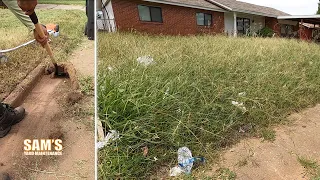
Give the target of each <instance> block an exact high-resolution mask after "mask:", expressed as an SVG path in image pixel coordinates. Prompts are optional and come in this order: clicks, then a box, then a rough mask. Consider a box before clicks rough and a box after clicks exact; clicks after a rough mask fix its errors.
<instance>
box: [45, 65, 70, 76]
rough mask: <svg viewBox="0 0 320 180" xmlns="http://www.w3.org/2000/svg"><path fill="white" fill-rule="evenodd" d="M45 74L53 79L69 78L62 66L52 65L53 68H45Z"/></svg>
mask: <svg viewBox="0 0 320 180" xmlns="http://www.w3.org/2000/svg"><path fill="white" fill-rule="evenodd" d="M45 74H51V75H52V76H53V77H66V78H68V77H69V73H68V71H67V69H66V68H65V65H64V64H59V65H58V64H57V63H54V64H53V66H49V67H47V68H46V72H45Z"/></svg>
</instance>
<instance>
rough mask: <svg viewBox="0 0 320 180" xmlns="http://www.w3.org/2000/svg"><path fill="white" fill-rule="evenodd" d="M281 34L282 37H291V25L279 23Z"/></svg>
mask: <svg viewBox="0 0 320 180" xmlns="http://www.w3.org/2000/svg"><path fill="white" fill-rule="evenodd" d="M281 36H282V37H292V36H293V26H292V25H286V24H281Z"/></svg>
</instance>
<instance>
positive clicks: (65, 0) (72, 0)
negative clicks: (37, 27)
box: [38, 0, 86, 6]
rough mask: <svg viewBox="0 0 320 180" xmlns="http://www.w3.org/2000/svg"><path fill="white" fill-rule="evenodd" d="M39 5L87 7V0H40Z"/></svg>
mask: <svg viewBox="0 0 320 180" xmlns="http://www.w3.org/2000/svg"><path fill="white" fill-rule="evenodd" d="M38 3H39V4H65V5H83V6H84V5H86V1H85V0H39V1H38Z"/></svg>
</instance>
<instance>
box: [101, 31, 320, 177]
mask: <svg viewBox="0 0 320 180" xmlns="http://www.w3.org/2000/svg"><path fill="white" fill-rule="evenodd" d="M319 52H320V46H319V45H316V44H309V43H306V42H299V41H297V40H287V39H261V38H228V37H223V36H191V37H179V36H177V37H172V36H148V35H141V34H128V33H110V34H107V33H99V41H98V54H99V63H98V65H99V72H98V87H97V88H98V112H99V118H100V120H101V121H102V122H103V124H104V126H105V128H106V131H108V130H117V131H119V133H120V139H119V140H116V141H114V142H112V143H111V144H110V145H109V146H107V147H105V148H103V149H102V150H101V151H100V152H99V164H98V169H99V178H100V179H109V178H121V179H122V178H138V179H145V178H149V177H151V176H154V175H157V173H159V172H161V170H162V169H168V168H169V167H172V166H175V165H176V164H177V150H178V148H179V147H183V146H187V147H189V148H190V149H191V150H192V152H193V154H194V155H195V156H200V155H202V156H204V157H206V158H207V159H209V160H210V159H211V155H212V153H213V152H216V151H218V150H220V149H221V148H223V147H226V146H228V145H231V144H233V143H235V142H236V141H237V140H239V138H241V137H242V136H243V133H239V128H240V127H242V126H246V125H248V124H250V125H251V126H252V127H253V129H252V130H250V133H251V134H254V133H255V132H257V131H259V130H261V129H264V128H267V127H269V126H270V125H272V124H277V123H281V122H284V121H285V119H286V117H287V116H288V114H290V113H292V112H295V111H298V110H301V109H302V108H305V107H308V106H312V105H314V104H316V103H319V102H320V81H319V79H320V72H319V69H320V54H319ZM146 55H150V56H152V57H153V58H154V64H152V65H149V66H146V67H145V66H143V65H142V64H139V63H138V62H137V58H138V57H140V56H146ZM232 101H236V102H239V103H243V106H242V107H237V106H235V105H233V104H232ZM243 107H245V109H244V108H243ZM247 133H248V132H245V134H247ZM145 146H147V147H148V149H149V152H148V155H147V156H146V157H144V156H143V152H142V149H141V148H143V147H145ZM165 173H166V174H168V173H169V172H168V171H165ZM166 174H165V175H166ZM160 175H161V174H160Z"/></svg>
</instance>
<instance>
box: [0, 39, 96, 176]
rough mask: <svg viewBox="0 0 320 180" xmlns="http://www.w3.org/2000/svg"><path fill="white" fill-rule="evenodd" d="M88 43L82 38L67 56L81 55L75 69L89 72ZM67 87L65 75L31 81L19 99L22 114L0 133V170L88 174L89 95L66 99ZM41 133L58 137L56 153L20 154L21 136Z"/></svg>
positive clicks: (91, 172) (90, 50) (29, 173)
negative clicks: (3, 134)
mask: <svg viewBox="0 0 320 180" xmlns="http://www.w3.org/2000/svg"><path fill="white" fill-rule="evenodd" d="M90 43H91V44H90ZM89 47H90V48H89ZM84 49H85V50H84ZM93 49H94V46H93V41H92V42H87V41H85V42H84V44H83V45H81V46H80V48H79V49H78V50H76V51H75V53H74V54H73V55H74V57H71V59H77V58H79V57H81V66H80V67H76V69H77V70H78V71H79V74H83V75H91V76H93V75H94V71H93V69H94V68H93V67H94V58H93V57H94V50H93ZM72 61H74V60H72ZM82 65H83V66H82ZM90 66H91V67H90ZM85 67H86V68H85ZM71 91H72V90H71V88H70V80H69V79H60V78H55V79H51V78H50V77H49V76H44V77H43V78H42V79H41V80H40V81H39V82H38V83H37V84H36V86H35V87H34V89H33V90H32V91H31V92H30V94H29V95H28V97H27V98H26V99H25V100H24V102H23V104H22V106H23V107H25V108H26V111H27V113H28V114H27V116H26V117H25V119H24V120H23V121H22V122H20V123H19V124H17V125H15V126H14V127H13V128H12V130H11V131H10V133H9V134H8V135H7V136H6V137H4V138H2V139H0V172H1V171H4V172H8V173H9V174H10V175H11V176H12V177H14V178H15V179H94V170H95V167H94V155H95V154H94V153H95V149H94V145H95V143H94V117H93V111H94V109H93V102H94V100H93V97H92V96H84V97H83V99H82V100H80V101H79V102H78V103H76V104H74V105H72V104H68V103H67V102H66V97H67V96H68V93H69V92H71ZM88 111H89V112H88ZM91 111H92V112H91ZM47 138H61V139H62V140H63V146H64V150H63V155H62V156H25V155H24V154H23V141H24V139H47Z"/></svg>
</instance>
